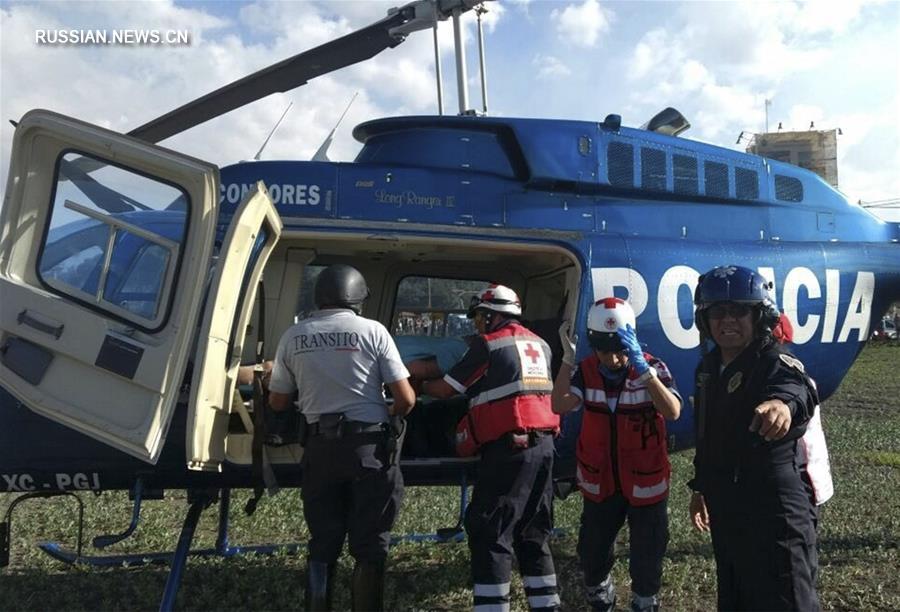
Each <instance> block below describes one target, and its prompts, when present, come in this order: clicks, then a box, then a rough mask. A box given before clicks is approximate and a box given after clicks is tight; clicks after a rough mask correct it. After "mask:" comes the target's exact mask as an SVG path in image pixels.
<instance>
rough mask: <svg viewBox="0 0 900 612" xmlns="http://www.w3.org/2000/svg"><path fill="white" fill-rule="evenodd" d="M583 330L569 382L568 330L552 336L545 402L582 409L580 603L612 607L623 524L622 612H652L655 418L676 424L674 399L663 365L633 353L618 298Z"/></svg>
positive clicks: (661, 541) (595, 312)
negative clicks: (627, 592) (552, 367)
mask: <svg viewBox="0 0 900 612" xmlns="http://www.w3.org/2000/svg"><path fill="white" fill-rule="evenodd" d="M587 328H588V329H587V335H588V342H589V344H590V346H591V348H592V349H593V350H592V351H591V354H590V355H589V356H588V357H586V358H585V359H583V360H582V361H581V363H580V364H579V365H578V368H577V370H575V371H574V374H573V369H574V364H575V343H576V341H575V337H574V336H573V335H572V332H571V329H570V323H569V322H564V323H563V326H562V327H561V328H560V339H561V340H562V343H563V359H562V367H560V370H559V373H558V374H557V376H556V381H555V383H554V385H553V396H552V397H553V411H554V412H557V413H559V414H563V413H566V412H569V411H571V410H574V409H576V408H578V407H580V406H584V412H583V416H582V422H581V434H580V435H579V438H578V445H577V448H576V455H577V459H578V468H577V478H578V486H579V488H580V489H581V493H582V495H583V497H584V509H583V511H582V514H581V530H580V533H579V536H578V555H579V558H580V560H581V567H582V570H583V572H584V583H585V588H586V590H587V600H588V603H589V604H590V605H591V608H592V609H594V610H603V611H606V610H613V609H614V607H615V603H616V590H615V587H614V586H613V584H612V578H611V576H610V570H611V569H612V566H613V560H614V559H613V546H614V544H615V541H616V535H617V534H618V532H619V530H620V529H621V528H622V525H623V524H624V522H625V519H626V518H627V519H628V528H629V530H630V532H631V552H630V555H629V570H630V573H631V591H632V600H631V610H633V611H638V610H640V611H644V610H658V609H659V598H658V593H659V586H660V581H661V578H662V560H663V555H664V554H665V552H666V545H667V544H668V539H669V523H668V517H667V515H666V501H667V499H668V496H669V476H670V472H671V468H670V466H669V456H668V452H667V448H666V424H665V420H664V418H666V419H669V420H672V421H674V420H675V419H677V418H678V416H679V415H680V413H681V397H680V396H679V394H678V391H677V390H676V389H675V385H674V381H673V380H672V375H671V374H670V373H669V370H668V368H667V367H666V364H664V363H663V362H662V361H660V360H658V359H656V358H655V357H653V356H652V355H650V354H649V353H644V352H643V350H642V349H641V346H640V344H639V343H638V341H637V336H636V334H635V316H634V311H633V310H632V309H631V306H629V305H628V303H626V302H625V301H624V300H621V299H619V298H606V299H602V300H599V301H598V302H597V303H595V304H594V305H593V306H592V307H591V309H590V311H589V312H588V320H587Z"/></svg>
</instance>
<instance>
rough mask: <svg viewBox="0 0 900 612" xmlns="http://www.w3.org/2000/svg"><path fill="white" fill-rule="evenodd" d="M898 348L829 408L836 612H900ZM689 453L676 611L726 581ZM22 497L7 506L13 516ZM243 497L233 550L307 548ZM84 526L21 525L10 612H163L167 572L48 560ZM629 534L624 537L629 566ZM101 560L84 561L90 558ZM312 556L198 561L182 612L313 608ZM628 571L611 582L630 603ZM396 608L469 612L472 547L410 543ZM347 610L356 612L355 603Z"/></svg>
mask: <svg viewBox="0 0 900 612" xmlns="http://www.w3.org/2000/svg"><path fill="white" fill-rule="evenodd" d="M898 366H900V346H896V345H895V346H870V347H868V348H866V349H865V350H864V351H863V353H862V354H861V356H860V358H859V359H858V361H857V362H856V364H855V365H854V367H853V369H852V370H851V371H850V373H849V375H848V376H847V377H846V378H845V380H844V382H843V385H842V386H841V388H840V389H839V391H838V393H837V394H835V396H834V397H832V398H831V399H830V400H829V401H828V402H827V403H826V404H825V406H824V408H823V416H824V419H823V420H824V425H825V430H826V434H827V436H828V443H829V450H830V452H831V461H832V470H833V473H834V479H835V489H836V494H835V497H834V498H833V499H832V500H831V501H830V502H828V503H827V504H826V505H825V506H824V508H823V511H822V516H821V523H820V525H821V534H820V535H821V537H820V571H819V575H820V579H819V593H820V598H821V601H822V606H823V608H824V609H826V610H898V609H900V579H898V568H900V511H898V509H900V376H898V374H897V368H898ZM691 456H692V452H691V451H688V452H681V453H676V454H675V455H674V456H673V468H674V476H673V479H674V481H675V482H674V486H673V494H672V498H671V500H670V503H669V513H670V528H671V541H670V544H669V551H668V555H667V558H666V561H665V570H664V575H663V589H662V593H661V595H662V600H663V603H664V606H665V607H667V608H669V609H672V610H710V609H714V608H715V576H714V565H713V562H712V550H711V548H710V543H709V538H708V536H703V535H700V534H697V533H695V532H693V531H692V530H691V529H690V528H689V526H688V522H687V503H688V499H687V497H688V496H687V493H688V491H687V487H685V486H684V482H685V480H686V479H687V478H688V477H689V474H690V459H691ZM13 495H14V494H0V511H5V509H6V506H7V505H8V503H9V502H10V501H11V500H12V498H13ZM84 496H85V499H86V505H87V509H86V532H85V541H86V542H89V539H90V538H91V537H93V536H94V535H97V534H99V533H116V532H118V531H121V529H123V528H124V526H125V525H127V523H128V521H129V520H130V516H131V506H130V504H129V502H128V500H127V496H126V495H125V494H122V493H104V494H102V495H100V496H99V497H96V498H95V497H93V496H91V495H89V494H85V495H84ZM457 497H458V492H457V491H456V490H454V489H452V488H414V489H409V490H407V498H406V501H405V504H404V506H403V511H402V516H401V519H400V522H399V524H398V525H397V528H396V532H397V533H410V532H430V531H433V530H434V528H435V527H447V526H451V525H453V524H454V523H455V521H456V507H457V503H458V500H457ZM244 499H246V493H245V492H241V493H238V494H236V496H235V500H234V502H235V503H233V504H232V523H231V541H232V543H235V544H253V543H266V542H288V541H298V540H300V541H302V540H304V539H305V537H306V533H305V527H304V526H303V521H302V519H301V514H300V500H299V495H298V494H297V492H296V491H291V492H283V493H281V494H280V495H279V496H278V497H276V498H274V499H271V500H266V501H265V502H264V503H263V504H261V506H260V509H259V510H258V511H257V513H256V515H254V516H253V517H252V518H251V519H248V518H246V517H244V516H243V512H242V511H241V508H242V507H243V500H244ZM185 508H186V506H185V499H184V496H183V495H181V496H179V495H173V496H170V497H167V499H165V500H163V501H161V502H152V503H148V504H146V505H145V507H144V514H143V520H142V523H141V525H140V526H139V527H138V530H137V532H136V533H135V535H134V536H132V537H131V538H129V539H128V540H126V541H125V542H123V543H121V544H117V545H116V546H114V547H113V549H112V550H110V552H111V553H124V552H137V551H144V552H149V551H160V550H171V549H172V548H174V545H175V542H176V541H177V538H178V533H179V529H180V523H181V520H182V518H183V516H184V511H185ZM580 510H581V500H580V497H579V496H578V495H572V496H570V497H569V498H567V499H566V500H565V501H562V502H558V503H557V505H556V523H557V525H558V527H560V528H562V529H563V530H564V532H565V535H562V536H561V537H559V538H557V539H556V540H555V541H554V543H553V550H554V554H555V559H556V564H557V573H558V575H559V577H560V581H561V587H562V597H563V604H564V606H565V607H566V608H568V609H580V608H582V607H583V606H582V601H583V600H582V589H581V586H580V585H581V577H580V572H579V570H578V565H577V559H576V557H575V536H576V533H577V525H578V517H579V513H580ZM215 515H216V513H215V512H214V511H212V510H208V511H207V512H206V513H205V514H204V516H203V518H202V519H201V524H200V526H199V527H198V531H197V536H196V537H195V541H194V545H195V547H211V546H212V545H213V543H214V541H215V536H216V533H215V529H216V524H215V521H216V516H215ZM76 519H77V513H76V511H75V504H74V502H72V501H71V500H65V499H59V500H52V501H49V502H26V503H25V504H24V505H23V506H21V507H20V508H19V509H18V510H17V511H16V514H15V520H14V523H13V549H12V560H11V566H10V568H8V569H6V570H4V571H3V572H2V573H0V609H2V610H36V609H40V610H97V609H104V610H107V609H109V610H112V609H115V610H122V609H128V610H138V609H148V610H149V609H157V608H158V605H159V598H160V596H161V594H162V591H163V586H164V585H165V581H166V573H167V568H166V567H165V566H144V567H132V568H124V567H122V568H115V569H103V570H100V569H85V568H79V567H70V566H66V565H64V564H61V563H58V562H56V561H53V560H52V559H50V558H49V557H47V556H46V555H44V554H43V553H41V552H40V551H38V550H37V548H36V547H35V546H34V544H35V543H36V542H38V541H42V540H60V541H61V542H63V543H64V544H65V545H67V546H74V540H75V534H76V523H77V521H76ZM626 547H627V530H626V532H623V534H622V536H621V537H620V542H619V551H620V552H621V553H622V554H621V555H620V558H621V559H624V558H625V557H626V555H627V552H626V551H627V548H626ZM90 551H91V549H89V548H86V552H87V553H90ZM303 566H304V558H303V556H302V555H300V556H296V557H291V556H285V555H281V556H274V557H262V556H256V557H245V558H233V559H230V560H219V559H217V560H211V559H199V558H191V559H190V560H189V561H188V565H187V569H186V570H185V574H184V581H183V583H182V587H181V590H180V591H179V595H178V600H177V603H176V607H177V608H178V609H181V610H209V609H215V610H246V609H266V610H288V609H299V608H302V588H301V585H302V575H301V571H302V568H303ZM351 567H352V560H350V559H349V558H348V557H344V558H342V559H341V567H340V574H339V580H341V584H342V585H348V584H349V578H350V576H349V573H350V569H351ZM627 575H628V574H627V567H626V564H625V562H624V560H620V561H619V562H618V563H617V564H616V567H615V569H614V577H615V581H616V584H617V586H618V587H619V590H620V592H623V593H624V594H625V597H626V598H627V592H628V577H627ZM387 580H388V581H387V586H386V604H387V607H388V608H389V609H397V610H461V609H468V608H470V606H471V590H470V587H469V575H468V550H467V548H466V545H465V544H440V545H436V544H412V543H403V544H399V545H398V546H396V547H394V548H393V549H392V551H391V557H390V568H389V572H388V579H387ZM513 592H514V600H513V608H514V609H517V610H524V609H526V605H525V599H524V595H523V594H522V589H521V585H520V584H518V583H514V588H513ZM337 604H338V606H339V607H341V608H347V607H349V593H348V592H347V589H346V588H344V589H339V590H338V593H337Z"/></svg>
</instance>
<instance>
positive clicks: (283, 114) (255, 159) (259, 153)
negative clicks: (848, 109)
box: [253, 102, 294, 161]
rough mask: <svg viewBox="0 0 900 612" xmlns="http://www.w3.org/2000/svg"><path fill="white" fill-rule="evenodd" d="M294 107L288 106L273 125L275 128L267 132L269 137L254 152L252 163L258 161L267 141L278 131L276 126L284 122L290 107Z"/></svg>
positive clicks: (291, 104)
mask: <svg viewBox="0 0 900 612" xmlns="http://www.w3.org/2000/svg"><path fill="white" fill-rule="evenodd" d="M293 105H294V103H293V102H291V103H290V104H288V107H287V108H286V109H284V112H283V113H281V119H279V120H278V122H277V123H276V124H275V127H273V128H272V131H271V132H269V135H268V136H266V140H265V142H263V143H262V146H261V147H260V148H259V151H257V152H256V155H254V156H253V161H259V156H260V155H262V152H263V149H265V148H266V145H267V144H269V139H271V138H272V134H274V133H275V130H277V129H278V126H279V125H281V122H282V121H284V118H285V116H286V115H287V114H288V111H289V110H291V107H292V106H293Z"/></svg>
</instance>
